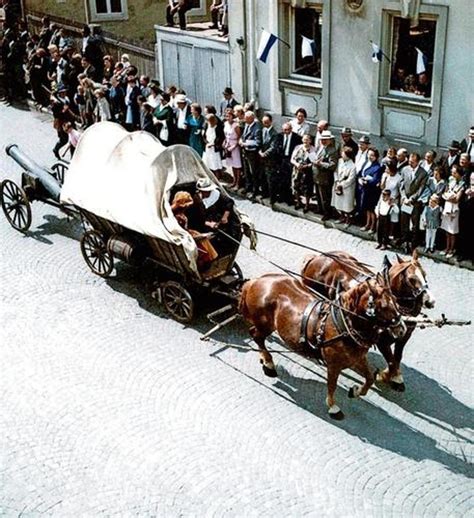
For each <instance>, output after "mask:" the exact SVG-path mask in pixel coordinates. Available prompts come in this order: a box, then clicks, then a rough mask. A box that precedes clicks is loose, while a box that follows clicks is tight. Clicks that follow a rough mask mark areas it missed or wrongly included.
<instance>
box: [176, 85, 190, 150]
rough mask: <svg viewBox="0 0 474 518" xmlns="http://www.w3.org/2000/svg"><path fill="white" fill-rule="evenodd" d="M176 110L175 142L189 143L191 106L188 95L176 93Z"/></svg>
mask: <svg viewBox="0 0 474 518" xmlns="http://www.w3.org/2000/svg"><path fill="white" fill-rule="evenodd" d="M175 103H176V110H175V112H174V131H173V132H172V134H173V137H174V138H173V140H174V141H173V144H188V143H189V127H188V124H187V122H186V121H187V118H188V117H189V116H190V115H191V108H190V107H189V105H188V103H187V101H186V96H185V95H184V94H176V96H175Z"/></svg>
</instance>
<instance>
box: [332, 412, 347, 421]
mask: <svg viewBox="0 0 474 518" xmlns="http://www.w3.org/2000/svg"><path fill="white" fill-rule="evenodd" d="M329 417H330V418H331V419H334V420H335V421H342V420H343V419H344V412H343V411H342V410H339V412H336V413H335V414H329Z"/></svg>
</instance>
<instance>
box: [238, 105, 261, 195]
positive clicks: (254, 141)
mask: <svg viewBox="0 0 474 518" xmlns="http://www.w3.org/2000/svg"><path fill="white" fill-rule="evenodd" d="M261 146H262V126H261V125H260V122H258V121H257V120H256V118H255V113H254V112H251V111H247V112H245V126H244V130H243V132H242V137H241V139H240V147H241V149H242V154H243V158H244V172H245V191H246V193H249V192H251V193H253V197H255V196H256V195H257V194H258V188H259V185H258V181H257V174H258V168H259V166H260V164H259V161H260V160H259V158H260V157H259V154H258V152H259V150H260V148H261Z"/></svg>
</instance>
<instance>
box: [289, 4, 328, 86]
mask: <svg viewBox="0 0 474 518" xmlns="http://www.w3.org/2000/svg"><path fill="white" fill-rule="evenodd" d="M322 18H323V16H322V12H321V10H318V9H315V8H312V7H308V8H296V9H293V31H292V33H293V34H292V40H293V41H292V43H293V44H292V48H293V51H292V66H291V69H292V75H296V76H305V77H311V78H314V79H321V42H322V37H321V35H322Z"/></svg>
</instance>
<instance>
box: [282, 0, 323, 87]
mask: <svg viewBox="0 0 474 518" xmlns="http://www.w3.org/2000/svg"><path fill="white" fill-rule="evenodd" d="M305 8H306V9H314V10H315V11H317V12H318V13H319V15H320V16H321V17H322V24H321V74H320V77H312V76H307V75H304V74H298V73H297V72H294V70H295V69H296V62H295V61H296V60H295V54H294V49H296V48H298V47H297V46H296V42H295V39H296V30H295V23H296V9H298V7H290V16H289V27H288V29H289V35H290V41H289V43H290V45H291V49H290V52H289V60H288V72H287V78H288V79H294V80H300V81H305V82H306V81H307V82H310V83H313V84H314V85H315V86H322V84H323V73H324V72H323V68H324V66H323V62H324V56H325V53H324V52H323V48H324V45H323V42H324V13H323V11H324V4H323V3H320V2H318V3H308V4H307V5H306V7H305Z"/></svg>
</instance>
